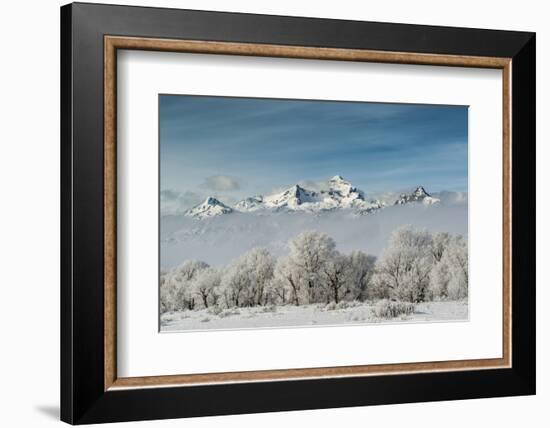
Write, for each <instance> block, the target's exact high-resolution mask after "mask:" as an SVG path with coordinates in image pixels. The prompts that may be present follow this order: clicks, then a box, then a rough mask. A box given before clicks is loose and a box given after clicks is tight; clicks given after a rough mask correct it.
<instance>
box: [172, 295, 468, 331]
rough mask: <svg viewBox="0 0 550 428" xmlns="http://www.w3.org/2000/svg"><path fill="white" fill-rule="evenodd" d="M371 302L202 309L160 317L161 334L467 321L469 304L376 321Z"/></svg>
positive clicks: (431, 305) (430, 306)
mask: <svg viewBox="0 0 550 428" xmlns="http://www.w3.org/2000/svg"><path fill="white" fill-rule="evenodd" d="M374 307H375V304H372V303H367V302H365V303H359V302H351V303H347V304H346V303H342V304H340V305H339V307H334V304H329V305H328V306H327V305H322V304H312V305H303V306H293V305H287V306H257V307H252V308H233V309H224V310H221V309H218V308H212V309H202V310H197V311H182V312H168V313H164V314H162V315H161V331H183V330H227V329H245V328H269V327H304V326H317V325H335V324H338V325H342V324H365V323H368V324H371V323H372V324H374V323H395V322H434V321H466V320H467V319H468V302H467V301H466V300H464V301H447V302H425V303H419V304H417V305H416V307H415V310H414V313H412V314H411V315H402V316H399V317H397V318H390V319H387V318H379V317H377V316H376V315H375V314H374V313H373V309H374Z"/></svg>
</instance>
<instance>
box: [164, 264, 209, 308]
mask: <svg viewBox="0 0 550 428" xmlns="http://www.w3.org/2000/svg"><path fill="white" fill-rule="evenodd" d="M207 267H208V264H206V263H205V262H202V261H198V260H187V261H185V262H184V263H183V264H181V265H179V266H176V267H175V268H173V269H171V270H170V271H168V272H167V273H166V274H165V275H161V283H160V298H161V310H163V311H172V310H183V309H194V307H195V296H194V293H193V291H192V290H191V282H192V280H193V279H194V278H195V276H196V275H197V274H198V273H199V272H200V271H202V270H204V269H206V268H207Z"/></svg>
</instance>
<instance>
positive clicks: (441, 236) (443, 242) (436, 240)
mask: <svg viewBox="0 0 550 428" xmlns="http://www.w3.org/2000/svg"><path fill="white" fill-rule="evenodd" d="M450 239H451V235H450V234H448V233H447V232H438V233H436V234H434V235H433V245H432V255H433V257H434V261H435V262H439V261H440V260H441V257H443V252H444V251H445V248H446V247H447V245H449V241H450Z"/></svg>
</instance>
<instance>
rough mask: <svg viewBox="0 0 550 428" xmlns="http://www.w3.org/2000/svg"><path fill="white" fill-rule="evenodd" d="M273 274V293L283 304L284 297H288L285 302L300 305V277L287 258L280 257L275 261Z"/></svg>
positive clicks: (301, 286)
mask: <svg viewBox="0 0 550 428" xmlns="http://www.w3.org/2000/svg"><path fill="white" fill-rule="evenodd" d="M274 274H275V276H274V278H273V282H272V284H271V287H272V290H273V292H274V293H275V294H277V295H278V296H280V297H281V298H282V300H283V303H284V301H285V297H286V296H289V297H288V298H286V300H287V301H290V302H292V303H293V304H294V305H296V306H298V305H300V301H301V300H302V288H303V284H302V282H301V275H300V273H299V272H298V269H296V267H295V265H294V264H293V263H292V261H291V260H290V258H289V257H280V258H279V259H278V260H277V264H276V265H275V272H274ZM287 290H288V291H287Z"/></svg>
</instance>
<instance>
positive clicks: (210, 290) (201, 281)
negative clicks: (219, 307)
mask: <svg viewBox="0 0 550 428" xmlns="http://www.w3.org/2000/svg"><path fill="white" fill-rule="evenodd" d="M221 279H222V275H221V271H220V270H219V269H216V268H214V267H208V268H206V269H202V270H200V271H198V272H197V274H196V275H195V276H194V278H193V282H192V291H193V292H194V293H195V294H196V295H197V296H198V297H199V298H200V300H201V302H202V304H203V306H204V307H205V308H208V306H209V305H210V304H214V305H215V304H216V302H217V297H218V296H217V291H218V288H219V286H220V283H221Z"/></svg>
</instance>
